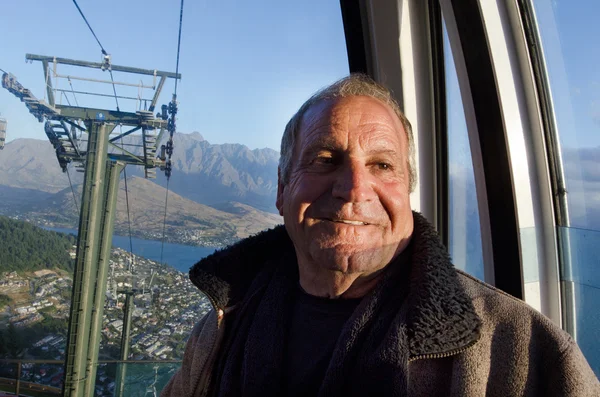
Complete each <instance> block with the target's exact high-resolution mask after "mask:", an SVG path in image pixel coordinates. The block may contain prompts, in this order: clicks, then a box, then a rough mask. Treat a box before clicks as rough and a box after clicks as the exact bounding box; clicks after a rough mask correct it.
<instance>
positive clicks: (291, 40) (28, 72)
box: [0, 0, 600, 149]
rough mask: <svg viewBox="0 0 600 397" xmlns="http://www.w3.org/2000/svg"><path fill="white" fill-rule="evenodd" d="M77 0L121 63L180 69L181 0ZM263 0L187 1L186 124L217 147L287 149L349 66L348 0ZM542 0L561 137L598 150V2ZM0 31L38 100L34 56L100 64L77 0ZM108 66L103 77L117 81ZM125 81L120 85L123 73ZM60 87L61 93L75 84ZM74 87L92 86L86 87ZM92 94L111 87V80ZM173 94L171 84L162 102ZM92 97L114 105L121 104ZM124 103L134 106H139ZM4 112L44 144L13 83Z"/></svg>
mask: <svg viewBox="0 0 600 397" xmlns="http://www.w3.org/2000/svg"><path fill="white" fill-rule="evenodd" d="M78 3H79V5H80V7H81V8H82V10H83V11H84V13H85V15H86V16H87V18H88V20H89V22H90V24H91V25H92V27H93V28H94V30H95V31H96V34H97V35H98V37H99V39H100V41H101V42H102V44H103V46H104V47H105V48H106V50H107V51H108V52H109V53H110V54H111V55H112V60H113V63H114V64H118V65H127V66H137V67H144V68H149V69H155V68H156V69H162V70H169V71H174V70H175V55H176V42H177V28H178V22H179V4H180V3H179V1H178V0H169V1H168V2H164V1H161V2H158V1H152V2H149V1H143V0H125V1H118V0H105V1H101V2H100V1H91V0H79V2H78ZM251 4H252V5H251ZM256 4H257V3H256V2H245V1H233V0H231V1H218V2H208V1H190V0H188V1H187V2H186V3H185V7H184V24H183V34H182V44H181V47H182V48H181V59H180V72H181V73H182V74H183V80H182V81H181V82H180V84H179V89H178V96H179V101H180V113H179V117H178V122H177V127H178V131H180V132H192V131H199V132H200V133H202V135H203V136H204V137H205V138H206V139H207V140H209V141H210V142H212V143H225V142H236V143H242V144H245V145H247V146H249V147H250V148H262V147H271V148H273V149H278V147H279V140H280V137H281V133H282V130H283V127H284V125H285V123H286V121H287V120H288V119H289V117H290V116H291V115H292V114H293V113H294V111H295V110H296V109H297V108H298V106H299V105H300V104H301V103H302V102H303V101H304V100H305V99H306V98H307V97H308V96H309V95H310V94H311V93H313V92H314V91H315V90H317V89H318V88H320V87H322V86H324V85H326V84H328V83H330V82H332V81H334V80H336V79H337V78H339V77H342V76H344V75H346V74H347V73H348V66H347V56H346V48H345V41H344V35H343V27H342V22H341V14H340V9H339V1H337V0H321V1H319V0H307V1H302V2H281V1H274V0H266V1H261V2H260V7H258V6H256ZM534 4H535V6H536V12H537V13H538V19H539V21H540V25H541V26H542V28H541V31H542V37H543V39H544V50H545V54H546V57H547V59H548V65H549V74H550V79H551V83H552V89H553V94H554V101H555V107H556V110H557V119H558V123H559V127H560V130H561V141H562V143H563V145H564V146H566V147H595V146H600V67H598V65H600V51H599V50H598V47H596V46H595V45H594V44H593V38H596V37H600V24H598V23H597V18H598V16H599V15H600V3H599V2H598V1H597V0H579V1H576V2H567V1H566V0H534ZM0 37H2V51H1V52H0V68H2V69H4V70H7V71H10V72H12V73H13V74H15V75H16V76H17V77H18V78H19V81H20V82H21V83H22V84H23V85H24V86H25V87H27V88H30V89H31V90H32V91H33V92H34V94H35V95H36V96H38V97H39V98H43V96H44V77H43V73H42V71H41V69H42V68H41V64H40V63H34V64H25V62H24V59H25V53H34V54H41V55H55V56H60V57H66V58H74V59H82V60H90V61H99V60H100V48H99V47H98V45H97V44H96V42H95V40H94V38H93V36H92V35H91V33H90V32H89V31H88V29H87V27H86V26H85V23H84V22H83V20H82V18H81V17H80V16H79V13H78V12H77V9H76V8H75V6H74V4H73V2H72V1H69V0H60V1H58V0H57V1H53V2H48V1H45V0H25V1H19V2H17V1H11V2H6V4H3V12H2V15H0ZM586 43H587V44H586ZM59 71H60V70H59ZM67 71H68V72H69V73H72V74H78V73H79V74H80V73H84V72H82V71H81V69H80V70H73V69H68V70H67ZM98 73H100V76H98V75H96V76H95V77H97V78H98V77H100V78H108V75H107V74H106V73H105V74H104V76H102V73H101V72H96V74H98ZM115 78H116V79H118V80H121V76H118V75H117V74H115ZM62 84H63V85H62V86H61V88H70V87H66V86H64V84H65V82H64V81H63V83H62ZM74 86H75V89H78V90H79V89H81V90H83V89H85V88H88V87H87V86H86V85H85V84H83V83H74ZM93 89H94V90H98V89H102V90H105V91H104V92H107V93H110V92H111V89H110V87H109V86H105V87H100V88H99V87H97V86H96V87H93ZM106 90H108V91H106ZM118 92H119V94H122V95H134V96H135V95H137V90H136V89H133V90H129V91H127V90H126V89H124V88H121V87H118ZM172 92H173V82H172V81H171V82H170V83H169V84H168V85H167V86H166V87H165V89H164V90H163V95H162V97H161V103H165V102H167V101H168V100H169V99H170V95H171V93H172ZM145 94H149V92H148V90H146V92H145ZM78 99H79V101H80V102H83V100H84V98H82V97H81V96H78ZM71 101H73V98H72V97H71ZM63 102H65V100H64V99H63ZM88 103H90V104H94V105H95V106H98V103H103V104H106V106H107V107H111V108H114V102H111V100H106V101H105V102H102V101H99V102H98V101H96V102H88ZM120 104H121V108H122V109H124V110H134V109H133V107H134V106H135V103H133V102H129V103H127V102H125V101H121V103H120ZM128 105H129V108H127V106H128ZM0 114H1V117H5V118H7V120H8V137H7V138H8V140H9V141H10V140H12V139H15V138H18V137H29V138H38V139H45V134H44V133H43V128H42V125H41V124H40V123H38V122H37V121H36V120H35V119H34V118H33V117H32V116H31V115H29V113H28V112H27V111H26V109H25V106H24V105H23V104H22V103H20V102H19V101H18V100H17V99H16V98H15V97H13V96H12V95H11V94H9V93H8V92H7V91H6V90H0Z"/></svg>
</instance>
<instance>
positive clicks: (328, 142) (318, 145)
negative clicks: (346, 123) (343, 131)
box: [304, 137, 340, 153]
mask: <svg viewBox="0 0 600 397" xmlns="http://www.w3.org/2000/svg"><path fill="white" fill-rule="evenodd" d="M339 149H340V148H339V145H337V144H336V142H335V140H334V139H331V138H329V137H322V138H319V139H316V140H314V141H312V142H310V143H309V144H308V145H307V146H306V147H305V148H304V152H305V153H314V152H316V151H319V150H329V151H332V152H334V151H338V150H339Z"/></svg>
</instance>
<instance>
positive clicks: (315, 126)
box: [297, 96, 407, 149]
mask: <svg viewBox="0 0 600 397" xmlns="http://www.w3.org/2000/svg"><path fill="white" fill-rule="evenodd" d="M359 125H360V126H363V127H364V128H366V129H367V130H369V129H370V130H372V131H373V133H374V135H377V134H375V132H379V133H380V134H378V135H379V136H381V132H385V133H387V134H389V135H391V136H393V137H394V138H400V142H401V146H402V147H403V149H406V148H407V137H406V133H405V131H404V127H403V124H402V121H401V120H400V118H399V117H398V115H397V114H396V113H395V112H394V110H393V109H392V107H391V106H390V105H388V104H386V103H385V102H383V101H381V100H379V99H376V98H373V97H370V96H349V97H343V98H334V99H324V100H321V101H319V102H317V103H315V104H313V105H312V106H311V107H310V108H309V109H308V110H307V111H306V112H305V113H304V115H303V116H302V119H301V120H300V125H299V130H298V136H297V140H298V141H299V143H300V145H297V147H298V146H302V142H303V141H306V140H307V139H310V138H314V136H315V135H320V138H321V139H322V138H323V137H324V136H326V135H333V134H334V131H340V130H342V131H349V130H350V129H352V128H355V127H357V126H359Z"/></svg>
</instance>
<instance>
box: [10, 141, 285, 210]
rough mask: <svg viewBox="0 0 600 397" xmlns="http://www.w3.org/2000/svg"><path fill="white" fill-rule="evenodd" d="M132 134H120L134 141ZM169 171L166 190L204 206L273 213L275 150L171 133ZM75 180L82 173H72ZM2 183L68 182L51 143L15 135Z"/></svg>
mask: <svg viewBox="0 0 600 397" xmlns="http://www.w3.org/2000/svg"><path fill="white" fill-rule="evenodd" d="M134 139H136V138H135V137H133V136H129V137H125V138H124V139H123V141H124V143H125V144H129V143H132V142H133V140H134ZM174 147H175V150H174V153H173V158H172V162H173V173H172V176H171V180H170V182H169V189H170V190H171V191H173V192H175V193H177V194H179V195H180V196H182V197H185V198H187V199H190V200H193V201H196V202H198V203H201V204H206V205H218V204H220V203H227V202H229V201H235V202H239V203H242V204H245V205H248V206H252V207H255V208H258V209H260V210H263V211H269V212H272V213H276V212H277V211H276V208H275V196H276V192H277V163H278V160H279V153H278V152H276V151H275V150H272V149H254V150H250V149H249V148H247V147H246V146H244V145H240V144H220V145H217V144H211V143H209V142H208V141H206V140H205V139H204V138H203V137H202V135H200V133H198V132H194V133H192V134H182V133H177V134H175V136H174ZM127 173H128V175H136V176H142V175H143V169H142V168H141V167H134V166H129V167H127ZM70 176H71V180H72V183H73V184H80V183H82V181H83V178H82V174H81V173H77V172H70ZM154 182H155V183H157V184H158V185H160V186H163V187H166V185H167V181H166V178H165V177H164V173H163V172H161V171H159V170H157V178H156V180H154ZM0 185H4V186H10V187H16V188H23V189H33V190H38V191H42V192H47V193H57V192H59V191H61V190H63V189H65V188H67V187H69V180H68V177H67V175H66V174H64V173H62V172H61V170H60V167H59V166H58V162H57V160H56V156H55V154H54V149H53V148H52V145H50V143H49V142H47V141H43V140H35V139H16V140H14V141H11V142H9V143H7V144H6V147H5V148H4V150H3V151H2V152H0Z"/></svg>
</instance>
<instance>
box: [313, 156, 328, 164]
mask: <svg viewBox="0 0 600 397" xmlns="http://www.w3.org/2000/svg"><path fill="white" fill-rule="evenodd" d="M314 162H315V163H316V164H333V157H317V158H316V159H315V161H314Z"/></svg>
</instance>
